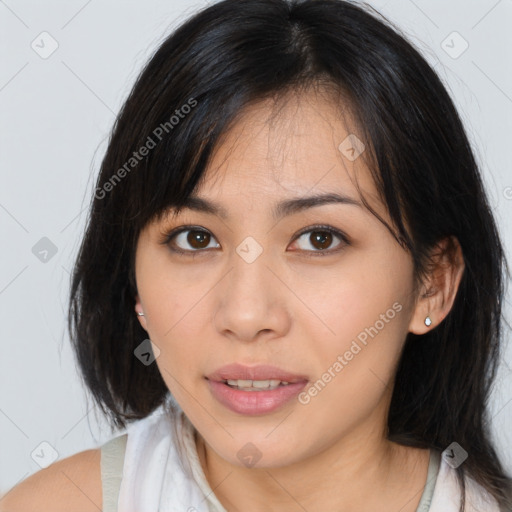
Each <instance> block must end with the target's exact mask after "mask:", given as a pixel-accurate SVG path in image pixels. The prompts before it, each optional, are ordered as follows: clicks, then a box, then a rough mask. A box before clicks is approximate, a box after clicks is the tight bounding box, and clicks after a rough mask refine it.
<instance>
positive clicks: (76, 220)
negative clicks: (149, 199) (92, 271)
mask: <svg viewBox="0 0 512 512" xmlns="http://www.w3.org/2000/svg"><path fill="white" fill-rule="evenodd" d="M370 3H371V5H373V6H374V7H375V8H377V9H379V10H380V11H381V12H382V13H383V14H384V15H386V16H387V17H388V18H389V19H390V20H392V21H393V22H395V23H396V24H397V25H398V26H399V27H400V28H401V29H402V30H403V31H405V33H406V34H408V35H409V37H410V39H411V40H412V41H413V42H415V43H417V44H418V45H419V47H420V50H421V51H422V52H423V53H424V55H425V56H426V57H427V59H428V61H429V62H430V63H431V64H432V65H435V69H436V70H437V72H438V73H439V74H440V76H441V78H442V80H443V81H444V82H445V84H447V86H448V88H449V90H450V92H451V94H452V97H453V98H454V99H455V101H456V104H457V106H458V108H459V111H460V112H461V115H462V117H463V120H464V122H465V124H466V126H467V128H468V130H469V134H470V136H471V139H472V142H473V144H474V147H475V150H476V155H477V158H478V161H479V162H480V164H481V166H482V169H483V173H484V178H485V181H486V184H487V186H488V190H489V194H490V197H491V203H492V206H493V209H494V213H495V215H496V217H497V220H498V222H499V225H500V228H501V232H502V235H503V237H504V241H505V243H506V246H507V254H508V257H509V258H510V254H511V248H512V223H511V220H510V219H512V173H511V168H512V167H511V163H512V158H511V156H510V155H511V152H510V149H511V147H510V135H511V133H512V131H511V124H512V123H511V118H512V116H511V112H512V99H511V98H512V73H511V65H510V62H511V61H510V52H511V49H512V32H511V31H510V30H509V28H510V25H511V24H512V1H511V0H500V1H496V0H479V1H467V0H456V1H454V0H452V1H450V2H446V1H444V0H435V1H432V0H414V1H412V0H389V1H385V0H376V1H373V2H370ZM205 4H206V2H205V1H204V0H203V1H201V0H197V1H195V2H192V1H186V0H181V1H178V0H172V1H169V0H167V1H161V0H149V1H142V0H139V1H113V0H108V1H106V0H103V1H99V0H89V1H86V0H66V1H64V0H62V1H56V0H52V1H49V0H47V1H45V2H37V1H35V0H30V1H29V0H19V1H15V0H5V1H3V0H0V34H1V43H2V44H1V49H0V51H1V55H0V59H1V65H0V108H1V121H0V129H1V134H0V144H1V147H0V150H1V153H0V173H1V188H0V226H1V247H2V250H1V251H0V257H1V265H0V312H1V313H0V314H1V323H0V325H1V326H2V335H1V343H2V357H1V358H0V389H1V397H0V494H1V493H2V492H5V491H6V490H7V489H9V488H11V487H12V486H13V485H15V484H16V483H17V482H18V481H20V480H22V479H24V478H26V477H27V476H29V475H30V474H32V473H34V472H36V471H38V470H39V469H40V468H41V466H40V465H39V464H38V462H36V461H38V460H39V461H42V463H43V464H44V461H45V460H49V459H51V457H52V454H53V453H54V452H53V451H52V450H55V452H56V453H55V456H57V457H58V458H64V457H67V456H69V455H72V454H74V453H77V452H79V451H83V450H85V449H89V448H95V447H97V446H98V445H99V444H100V443H103V442H105V441H106V440H108V439H109V438H110V437H111V433H110V430H109V429H108V428H107V427H106V421H105V420H104V419H103V418H102V417H101V415H100V414H99V413H98V411H97V409H96V408H95V407H94V406H93V404H92V400H90V399H86V395H85V392H84V389H83V387H82V384H81V381H80V379H79V377H78V373H77V369H76V367H75V364H74V359H73V357H72V353H71V350H70V344H69V340H68V336H67V333H66V324H65V322H66V306H67V297H68V285H69V278H70V275H69V272H70V269H71V267H72V262H73V260H74V258H75V256H76V252H77V249H78V244H79V241H80V237H81V235H82V232H83V229H84V224H85V219H86V211H85V209H86V208H87V206H88V204H89V199H90V197H91V195H92V193H93V185H94V178H95V177H96V176H97V172H98V168H99V163H100V160H101V157H102V156H103V153H104V151H105V146H106V139H107V136H108V133H109V130H110V128H111V126H112V123H113V121H114V118H115V114H116V113H117V112H118V110H119V108H120V107H121V105H122V102H123V100H124V99H125V97H126V95H127V93H128V91H129V88H130V87H131V85H132V84H133V81H134V79H135V77H136V76H137V73H138V72H139V70H140V69H141V67H142V65H143V63H144V62H145V61H146V59H147V58H148V57H149V56H150V55H151V53H152V51H153V50H154V48H155V47H156V46H157V45H158V43H159V42H160V41H162V39H163V38H164V36H165V35H166V34H168V33H169V31H170V30H171V29H172V28H173V27H175V26H176V25H177V24H179V23H181V21H183V20H184V19H185V18H187V17H188V16H189V15H190V14H191V13H192V12H194V11H196V10H197V9H198V8H199V7H201V6H204V5H205ZM44 31H46V32H48V33H49V34H50V35H51V37H52V38H53V39H54V40H55V41H56V42H57V43H58V48H57V50H56V51H55V52H54V53H53V54H52V55H50V56H49V57H48V58H46V59H43V58H42V57H41V56H40V55H39V54H38V53H36V51H34V50H33V49H32V47H31V44H32V42H33V41H35V42H34V45H39V51H40V52H42V51H43V50H45V51H47V50H48V49H50V48H51V46H50V44H51V40H50V39H49V38H48V36H40V34H41V33H42V32H44ZM454 31H456V32H458V33H459V34H460V35H461V36H462V38H464V40H465V41H467V43H468V44H469V47H468V48H467V50H466V51H465V52H463V53H462V54H461V55H460V56H458V57H457V58H453V56H455V55H456V54H458V53H460V51H461V49H463V46H462V45H463V44H464V42H463V40H461V39H460V38H458V36H457V35H453V34H452V33H453V32H454ZM42 38H46V39H44V40H43V42H41V39H42ZM443 41H445V42H444V43H443ZM43 45H44V49H43V48H42V47H43ZM444 48H445V49H446V50H447V51H448V52H450V53H451V54H452V56H450V55H449V54H448V53H447V51H445V49H444ZM42 237H47V238H49V239H50V240H51V242H52V243H53V244H54V245H55V246H56V248H57V253H56V254H55V255H54V256H52V257H50V256H51V253H50V254H49V255H48V261H47V262H46V263H44V262H42V261H40V260H39V259H38V258H37V257H36V256H35V255H34V254H33V252H32V248H33V246H34V245H35V244H36V243H37V242H38V241H39V240H40V239H41V238H42ZM511 259H512V258H511ZM510 312H511V301H510V294H509V295H508V300H507V303H506V311H505V315H506V318H507V319H508V320H509V321H510V317H511V315H510ZM505 327H506V326H505ZM506 337H507V339H510V331H509V329H508V328H507V327H506ZM511 361H512V354H511V351H510V349H508V352H507V353H506V354H505V355H504V358H503V361H502V365H501V369H500V374H499V379H498V384H497V386H496V389H495V392H494V395H493V399H492V401H491V403H490V404H489V407H490V410H491V413H492V415H493V422H492V427H493V433H494V435H495V436H496V439H497V443H498V448H499V452H500V453H501V454H502V456H503V460H504V462H505V463H506V465H507V470H508V471H509V472H512V453H511V446H512V428H511V426H512V377H511V375H512V372H511V368H510V366H511ZM41 443H48V444H43V445H41ZM31 454H33V456H31ZM37 455H39V458H38V457H37Z"/></svg>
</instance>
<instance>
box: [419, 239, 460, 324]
mask: <svg viewBox="0 0 512 512" xmlns="http://www.w3.org/2000/svg"><path fill="white" fill-rule="evenodd" d="M430 258H431V263H430V265H429V267H430V270H429V272H428V275H427V276H426V278H425V279H424V282H423V284H422V287H421V290H420V295H419V296H418V297H417V302H416V306H415V309H414V314H413V316H412V317H411V322H410V323H409V332H412V333H414V334H425V333H426V332H428V331H430V330H432V329H433V328H434V327H437V326H438V325H439V324H440V323H441V322H442V321H443V320H444V319H445V317H446V316H447V315H448V313H449V312H450V310H451V308H452V305H453V302H454V300H455V296H456V295H457V290H458V289H459V284H460V281H461V278H462V274H463V272H464V268H465V264H464V257H463V254H462V249H461V247H460V243H459V241H458V240H457V238H456V237H455V236H449V237H446V238H443V239H442V240H441V241H440V242H438V243H437V244H436V246H435V247H434V249H433V250H432V252H431V255H430ZM427 316H429V317H430V319H431V320H432V324H431V325H430V326H427V325H425V318H426V317H427Z"/></svg>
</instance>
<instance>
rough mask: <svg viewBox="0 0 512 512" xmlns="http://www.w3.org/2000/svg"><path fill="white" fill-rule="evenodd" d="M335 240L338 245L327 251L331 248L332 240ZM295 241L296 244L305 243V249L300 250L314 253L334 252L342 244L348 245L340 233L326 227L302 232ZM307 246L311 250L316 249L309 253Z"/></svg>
mask: <svg viewBox="0 0 512 512" xmlns="http://www.w3.org/2000/svg"><path fill="white" fill-rule="evenodd" d="M336 238H337V239H338V240H339V242H338V244H337V245H335V246H334V247H335V248H334V249H332V248H330V249H329V247H331V246H332V243H333V240H334V239H336ZM296 240H297V241H298V242H299V241H300V240H302V241H303V242H305V245H306V247H305V248H304V246H303V247H302V248H300V249H301V250H305V251H308V252H316V253H331V252H335V251H336V250H338V248H339V247H340V246H341V245H343V244H344V243H345V244H348V241H347V239H346V237H345V236H344V235H343V234H342V233H340V232H339V231H337V230H334V229H332V228H327V227H325V228H321V227H320V228H318V227H317V228H314V229H309V230H308V231H303V232H302V233H301V234H300V235H298V236H297V238H296ZM307 244H310V246H312V247H313V249H316V250H313V251H310V250H309V249H308V248H307ZM320 255H322V256H323V254H320Z"/></svg>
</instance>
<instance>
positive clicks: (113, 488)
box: [101, 434, 128, 512]
mask: <svg viewBox="0 0 512 512" xmlns="http://www.w3.org/2000/svg"><path fill="white" fill-rule="evenodd" d="M127 438H128V434H123V435H122V436H118V437H115V438H114V439H111V440H110V441H108V442H106V443H105V444H104V445H102V446H101V483H102V488H103V491H102V492H103V507H102V509H103V512H117V503H118V500H119V489H120V487H121V481H122V479H123V466H124V454H125V449H126V441H127Z"/></svg>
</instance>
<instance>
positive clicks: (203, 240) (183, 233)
mask: <svg viewBox="0 0 512 512" xmlns="http://www.w3.org/2000/svg"><path fill="white" fill-rule="evenodd" d="M212 240H215V238H214V237H213V235H212V234H211V233H210V232H209V231H206V230H204V229H199V228H195V227H194V226H186V227H181V228H178V229H173V230H172V231H171V232H170V233H167V234H166V235H165V238H164V241H163V243H164V244H166V245H168V246H169V248H170V250H171V251H173V252H176V253H179V254H187V253H188V254H187V255H192V256H194V253H196V252H201V250H203V249H208V248H211V247H209V245H210V242H211V241H212ZM187 245H188V247H187ZM219 247H220V245H217V248H219ZM190 248H191V249H190Z"/></svg>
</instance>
